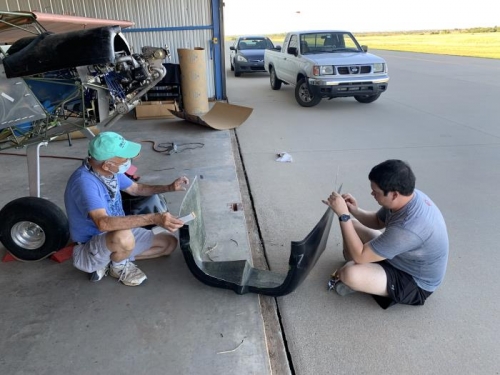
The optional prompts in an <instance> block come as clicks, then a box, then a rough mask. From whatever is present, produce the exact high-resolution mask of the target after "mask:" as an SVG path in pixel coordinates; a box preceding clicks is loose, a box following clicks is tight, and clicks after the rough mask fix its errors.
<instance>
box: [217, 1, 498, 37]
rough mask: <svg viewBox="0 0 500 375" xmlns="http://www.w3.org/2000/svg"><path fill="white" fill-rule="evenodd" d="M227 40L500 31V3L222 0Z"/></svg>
mask: <svg viewBox="0 0 500 375" xmlns="http://www.w3.org/2000/svg"><path fill="white" fill-rule="evenodd" d="M223 1H224V3H225V6H224V29H225V30H224V32H225V34H226V35H241V34H256V33H260V34H271V33H281V32H287V31H294V30H308V29H341V30H348V31H351V32H369V31H409V30H432V29H455V28H459V29H461V28H471V27H493V26H499V27H500V0H342V1H340V0H223Z"/></svg>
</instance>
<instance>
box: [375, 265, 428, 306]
mask: <svg viewBox="0 0 500 375" xmlns="http://www.w3.org/2000/svg"><path fill="white" fill-rule="evenodd" d="M376 264H379V265H380V266H381V267H382V268H383V269H384V271H385V274H386V275H387V293H388V294H389V296H388V297H382V296H373V298H375V301H377V303H378V304H379V306H380V307H382V308H383V309H387V308H388V307H391V306H393V305H395V304H397V303H401V304H403V305H423V304H424V303H425V300H426V299H427V298H428V297H429V296H430V295H431V294H432V292H428V291H427V290H424V289H421V288H420V287H419V286H418V285H417V283H416V282H415V280H414V279H413V277H412V276H411V275H409V274H407V273H406V272H403V271H401V270H398V269H397V268H395V267H393V266H392V265H390V264H389V262H387V261H386V260H383V261H381V262H377V263H376Z"/></svg>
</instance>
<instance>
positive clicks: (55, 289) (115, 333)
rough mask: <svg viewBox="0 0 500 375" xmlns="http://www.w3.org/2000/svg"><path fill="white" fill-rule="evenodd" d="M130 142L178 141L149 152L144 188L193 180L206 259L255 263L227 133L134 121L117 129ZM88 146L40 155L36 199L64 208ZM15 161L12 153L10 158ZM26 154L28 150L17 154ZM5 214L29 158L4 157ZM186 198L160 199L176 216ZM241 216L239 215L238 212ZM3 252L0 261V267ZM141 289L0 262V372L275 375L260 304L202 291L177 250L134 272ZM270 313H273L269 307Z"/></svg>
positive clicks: (61, 145) (20, 190) (251, 297)
mask: <svg viewBox="0 0 500 375" xmlns="http://www.w3.org/2000/svg"><path fill="white" fill-rule="evenodd" d="M110 130H113V131H118V132H121V133H122V134H123V135H124V136H125V137H126V138H128V139H131V140H134V141H155V142H156V143H157V144H160V143H169V142H175V143H176V144H177V146H178V148H177V153H173V154H171V155H166V154H165V153H158V152H154V151H153V150H152V143H150V142H144V143H143V148H142V151H141V155H140V158H138V159H136V160H135V161H134V164H135V165H136V166H137V167H138V174H139V175H140V176H141V180H140V182H144V183H148V184H162V183H171V182H172V181H173V180H174V179H175V178H177V177H179V176H181V175H186V176H188V177H189V178H190V179H192V178H193V177H194V176H195V175H198V177H199V178H200V185H201V190H202V204H203V214H204V219H205V224H206V229H207V246H210V247H211V248H212V247H213V250H211V252H210V257H211V258H212V259H213V260H218V259H219V260H222V259H223V260H231V259H247V258H251V254H250V247H249V240H248V236H247V229H246V222H245V215H244V212H243V210H241V209H240V210H237V211H234V210H233V207H234V205H233V203H236V204H239V203H241V202H242V197H241V194H240V188H239V183H238V178H237V173H236V167H235V159H234V157H233V152H232V146H231V132H230V131H213V130H211V129H208V128H204V127H202V126H198V125H194V124H189V123H187V122H185V121H181V120H135V119H133V117H132V115H131V114H129V115H128V116H126V117H125V118H124V119H123V120H121V121H120V122H119V123H118V124H117V125H116V126H114V127H113V128H112V129H110ZM86 147H87V140H86V139H78V140H73V145H72V146H71V147H69V145H68V142H67V141H59V142H52V143H50V144H49V146H48V147H42V148H41V155H42V156H48V155H53V156H57V157H61V158H60V159H59V158H58V159H54V158H46V157H42V158H41V161H40V163H41V184H42V185H41V192H42V197H44V198H47V199H49V200H51V201H52V202H54V203H56V204H58V205H59V206H60V207H62V208H64V202H63V192H64V188H65V184H66V181H67V179H68V178H69V176H70V174H71V173H72V172H73V170H74V169H76V168H77V167H78V166H79V165H80V161H78V160H67V159H64V158H65V157H76V158H80V157H81V158H83V157H85V155H86ZM8 151H11V150H8ZM12 152H15V153H23V151H15V150H14V151H12ZM0 158H1V160H2V168H1V170H0V178H1V180H2V185H1V193H2V194H1V198H0V206H2V207H3V206H4V205H5V204H6V203H8V202H10V201H11V200H13V199H16V198H18V197H22V196H27V195H29V193H28V179H27V167H26V158H25V157H21V156H7V155H2V156H0ZM183 196H184V194H183V193H180V192H177V193H169V194H167V195H166V197H167V201H168V203H169V209H170V211H171V212H172V213H173V214H177V213H178V210H179V206H180V202H181V200H182V198H183ZM240 207H241V205H240ZM4 252H5V249H4V248H1V253H0V255H2V256H3V254H4ZM138 265H139V267H140V268H141V269H142V270H143V271H144V272H145V273H146V274H147V276H148V280H147V281H146V282H145V284H144V285H141V286H139V287H136V288H132V287H126V286H124V285H122V284H121V283H119V282H117V280H116V279H113V278H111V277H106V278H105V279H103V280H102V281H100V282H98V283H91V282H89V281H88V275H87V274H85V273H83V272H80V271H78V270H77V269H75V268H74V267H73V266H72V263H71V260H69V261H66V262H64V263H62V264H58V263H55V262H53V261H51V260H49V259H46V260H42V261H39V262H31V263H23V262H9V263H0V267H1V272H0V285H1V286H0V300H1V302H2V303H1V304H2V316H3V319H2V320H1V321H0V331H1V332H2V337H3V339H2V340H1V341H0V351H1V352H2V353H3V355H2V359H0V373H3V374H26V373H36V374H67V373H71V374H88V373H93V372H99V373H111V374H113V373H134V374H174V373H175V374H191V373H201V372H203V373H206V374H229V373H231V374H233V373H237V374H266V373H270V371H271V370H270V369H271V367H270V359H269V355H268V350H267V344H266V338H265V331H264V322H263V317H262V314H261V308H260V304H259V297H258V296H257V295H255V294H248V295H243V296H238V295H236V294H235V293H233V292H232V291H228V290H223V289H215V288H211V287H208V286H206V285H204V284H202V283H200V282H199V281H197V280H196V279H195V278H194V277H193V276H192V275H191V273H190V272H189V270H188V269H187V267H186V265H185V263H184V259H183V256H182V254H181V252H180V251H176V252H175V253H174V254H172V255H171V256H170V257H169V258H160V259H153V260H146V261H140V262H138ZM271 310H272V308H271Z"/></svg>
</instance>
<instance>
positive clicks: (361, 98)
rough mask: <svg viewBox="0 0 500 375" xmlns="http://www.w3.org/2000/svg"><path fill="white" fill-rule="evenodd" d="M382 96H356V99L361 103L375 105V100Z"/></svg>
mask: <svg viewBox="0 0 500 375" xmlns="http://www.w3.org/2000/svg"><path fill="white" fill-rule="evenodd" d="M379 96H380V94H375V95H356V96H355V97H354V99H356V100H357V101H358V102H360V103H373V102H374V101H375V100H377V99H378V98H379Z"/></svg>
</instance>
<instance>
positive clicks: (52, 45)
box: [3, 26, 130, 78]
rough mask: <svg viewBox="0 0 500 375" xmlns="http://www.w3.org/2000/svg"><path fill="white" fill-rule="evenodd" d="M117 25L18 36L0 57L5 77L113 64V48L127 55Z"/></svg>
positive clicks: (125, 46) (124, 42)
mask: <svg viewBox="0 0 500 375" xmlns="http://www.w3.org/2000/svg"><path fill="white" fill-rule="evenodd" d="M120 31H121V28H120V27H119V26H107V27H99V28H95V29H88V30H78V31H71V32H68V33H61V34H50V33H44V34H41V35H38V36H36V37H27V38H22V39H20V40H18V41H16V42H15V43H14V44H13V45H12V46H11V47H10V49H9V51H8V53H9V55H8V56H6V57H5V58H4V60H3V64H4V67H5V74H6V76H7V77H8V78H13V77H23V76H30V75H34V74H39V73H46V72H49V71H52V70H60V69H65V68H73V67H78V66H86V65H98V64H108V63H114V61H115V51H124V52H126V53H127V54H130V50H129V47H128V45H127V43H126V41H125V40H124V39H123V38H122V37H121V36H119V35H118V34H119V33H120Z"/></svg>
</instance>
